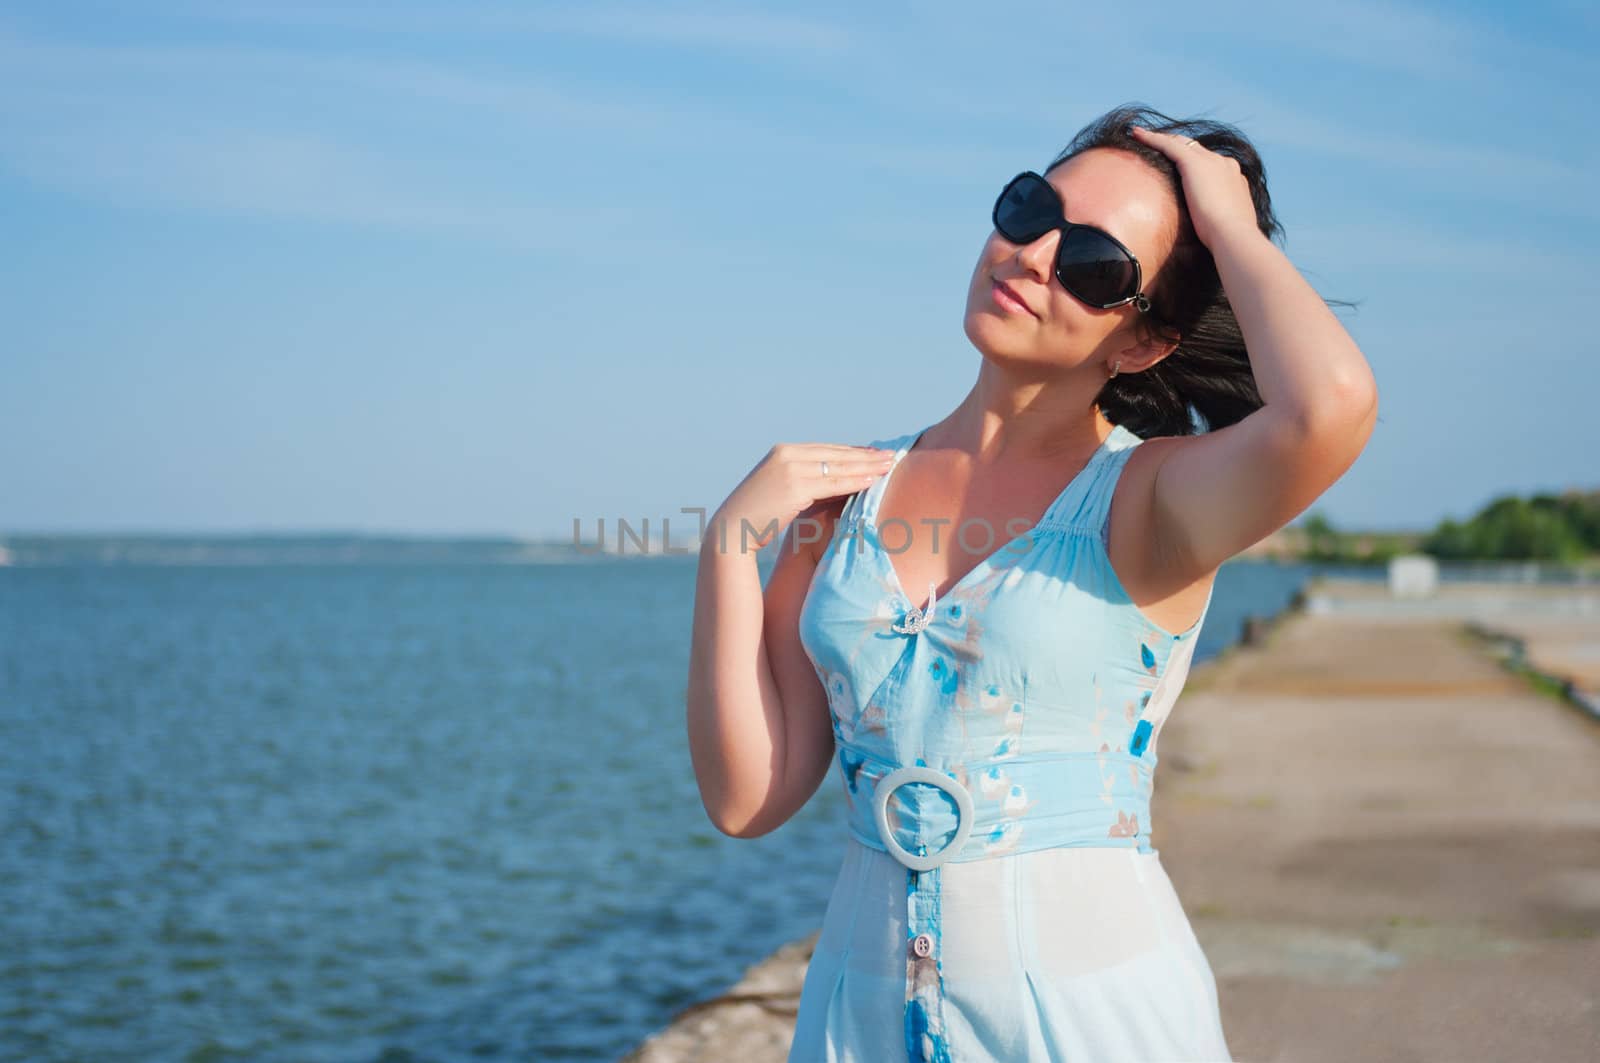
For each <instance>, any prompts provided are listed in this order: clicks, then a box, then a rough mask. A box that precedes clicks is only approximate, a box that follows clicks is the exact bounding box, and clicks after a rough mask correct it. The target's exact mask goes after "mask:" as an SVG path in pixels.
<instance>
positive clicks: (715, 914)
mask: <svg viewBox="0 0 1600 1063" xmlns="http://www.w3.org/2000/svg"><path fill="white" fill-rule="evenodd" d="M1310 574H1311V570H1310V569H1309V568H1307V567H1305V566H1298V565H1288V566H1285V565H1276V564H1268V563H1252V562H1242V561H1235V562H1231V563H1229V564H1228V565H1225V566H1224V567H1223V569H1222V572H1221V574H1220V575H1219V577H1218V578H1219V583H1218V587H1217V593H1216V598H1215V601H1214V603H1213V606H1212V613H1211V616H1210V619H1209V620H1208V622H1207V626H1206V628H1205V629H1204V631H1203V632H1202V634H1201V638H1200V642H1199V645H1198V647H1197V660H1202V659H1204V658H1206V657H1209V656H1212V655H1214V654H1215V653H1216V652H1217V651H1218V650H1219V649H1221V648H1222V647H1223V646H1224V645H1226V644H1227V643H1228V642H1230V641H1232V640H1233V639H1234V638H1235V637H1236V635H1237V633H1238V631H1239V627H1240V620H1241V619H1242V617H1243V616H1244V615H1245V614H1247V613H1252V614H1255V615H1258V616H1260V615H1267V614H1271V613H1275V612H1277V611H1278V610H1279V609H1281V608H1282V607H1283V605H1284V604H1285V603H1286V602H1287V601H1288V599H1289V597H1290V596H1291V595H1292V594H1293V592H1294V590H1295V589H1296V588H1298V587H1299V586H1301V585H1302V584H1303V583H1304V582H1305V580H1306V579H1307V578H1308V577H1309V575H1310ZM694 576H695V561H694V558H693V557H692V556H691V557H686V558H653V559H649V560H641V559H638V558H634V559H600V560H593V561H587V562H584V563H574V564H556V563H551V564H517V565H512V564H493V563H452V564H425V563H406V564H310V565H308V564H260V565H256V564H252V565H226V566H216V565H204V566H202V565H194V566H188V565H95V564H63V565H52V566H44V567H24V566H19V567H13V568H0V1059H7V1060H11V1059H15V1060H28V1061H53V1060H95V1061H97V1063H114V1061H122V1060H140V1061H144V1060H178V1061H185V1063H214V1061H225V1060H252V1061H258V1060H265V1061H278V1060H283V1061H290V1060H293V1061H324V1060H326V1061H342V1063H343V1061H348V1063H412V1061H441V1063H442V1061H457V1060H462V1061H464V1060H473V1061H485V1060H506V1061H510V1060H519V1061H521V1060H530V1059H531V1060H551V1061H567V1060H572V1061H578V1060H585V1061H587V1060H615V1059H616V1058H618V1057H619V1056H621V1055H622V1054H624V1053H625V1052H626V1051H627V1050H628V1049H629V1048H630V1047H632V1046H633V1045H635V1044H637V1043H638V1042H639V1041H640V1040H642V1039H643V1038H644V1037H646V1036H647V1035H648V1034H649V1033H651V1032H652V1031H654V1030H656V1029H658V1028H659V1027H661V1026H662V1025H664V1024H665V1023H667V1022H668V1021H669V1020H670V1019H671V1017H672V1015H673V1014H674V1013H675V1012H676V1011H677V1010H679V1009H681V1008H682V1007H685V1006H687V1005H688V1004H690V1003H692V1002H693V1001H695V1000H698V999H703V998H705V997H707V996H710V995H713V994H715V993H717V992H719V991H721V990H722V989H724V988H726V987H727V986H728V985H729V984H730V983H731V982H733V981H735V980H736V979H737V978H738V977H739V975H740V974H741V972H742V971H743V970H744V969H745V968H746V967H747V966H748V965H749V964H751V963H753V962H755V961H757V960H759V959H760V958H762V957H763V956H765V955H767V954H768V953H770V952H771V951H772V950H773V949H775V948H776V947H777V946H779V945H781V944H783V943H784V942H786V941H790V940H793V939H795V938H799V937H803V936H805V935H807V934H809V933H811V932H812V931H813V930H815V929H816V927H817V925H818V924H819V922H820V920H821V917H822V912H823V908H824V905H825V903H826V898H827V894H828V891H829V888H830V887H831V885H832V881H833V877H834V875H835V874H836V872H837V870H838V862H839V859H840V857H841V855H842V852H843V845H844V833H843V831H844V827H843V819H842V817H843V802H842V800H841V797H840V794H839V793H838V788H837V781H836V778H835V776H834V775H832V774H830V775H829V776H828V778H827V779H826V780H825V781H824V783H823V785H822V788H821V790H820V791H819V792H818V794H817V796H816V797H815V798H813V800H812V801H811V803H810V804H809V805H807V806H806V808H805V809H804V810H803V811H802V812H801V813H800V814H798V815H797V816H796V817H795V818H794V819H793V820H792V821H791V822H789V823H788V824H786V825H785V826H784V827H783V828H781V829H780V830H778V831H776V832H774V833H772V834H770V835H768V836H766V837H764V838H758V839H751V840H738V839H731V838H727V837H725V836H723V835H721V834H719V833H718V832H717V831H716V830H715V829H714V828H713V827H712V826H711V824H710V823H709V822H708V821H707V820H706V817H705V814H704V811H703V809H702V807H701V805H700V801H699V796H698V793H697V789H696V785H695V780H694V774H693V769H692V766H691V763H690V759H689V754H688V744H687V735H686V730H685V723H684V705H683V695H684V687H685V682H686V678H687V665H688V650H689V634H690V619H691V616H692V610H693V595H694ZM1179 711H1181V702H1180V708H1179ZM1157 829H1158V830H1159V826H1158V828H1157Z"/></svg>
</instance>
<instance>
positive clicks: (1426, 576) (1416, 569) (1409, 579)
mask: <svg viewBox="0 0 1600 1063" xmlns="http://www.w3.org/2000/svg"><path fill="white" fill-rule="evenodd" d="M1438 589H1439V562H1437V561H1435V560H1434V559H1433V558H1431V557H1429V556H1428V555H1427V554H1402V555H1400V556H1399V557H1392V558H1390V559H1389V594H1390V596H1391V597H1395V598H1428V597H1431V596H1432V595H1433V594H1434V592H1435V591H1437V590H1438Z"/></svg>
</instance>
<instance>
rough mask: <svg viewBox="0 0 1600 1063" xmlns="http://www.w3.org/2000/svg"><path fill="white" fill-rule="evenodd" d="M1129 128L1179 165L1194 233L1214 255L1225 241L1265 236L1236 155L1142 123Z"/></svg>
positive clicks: (1136, 135) (1135, 135)
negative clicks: (1160, 131)
mask: <svg viewBox="0 0 1600 1063" xmlns="http://www.w3.org/2000/svg"><path fill="white" fill-rule="evenodd" d="M1128 129H1129V131H1130V132H1131V133H1132V135H1133V136H1134V137H1135V138H1136V139H1138V140H1140V141H1142V142H1143V143H1145V144H1148V145H1150V146H1151V147H1153V148H1155V149H1157V150H1158V151H1160V152H1161V153H1162V154H1164V155H1165V156H1166V157H1167V158H1169V159H1171V160H1172V162H1173V164H1174V165H1176V166H1177V167H1178V175H1179V177H1181V178H1182V179H1183V196H1184V199H1185V200H1187V201H1188V207H1189V219H1190V221H1191V222H1192V223H1193V224H1194V232H1195V235H1196V236H1198V237H1199V238H1200V242H1201V243H1203V244H1205V245H1206V247H1207V248H1209V249H1210V250H1211V252H1212V253H1213V254H1215V253H1216V252H1217V250H1218V248H1219V246H1220V244H1221V243H1223V242H1225V241H1228V240H1232V239H1237V238H1239V237H1244V238H1246V239H1248V238H1250V237H1251V236H1256V237H1260V236H1262V235H1263V234H1262V232H1261V228H1260V226H1258V225H1257V224H1256V207H1255V202H1254V201H1253V200H1252V199H1251V198H1250V182H1249V181H1248V180H1247V179H1246V178H1245V176H1244V173H1243V171H1242V170H1240V169H1239V160H1238V159H1235V158H1234V157H1233V156H1231V155H1223V154H1221V153H1219V152H1215V151H1212V150H1211V149H1210V148H1207V147H1206V146H1205V145H1204V144H1202V143H1200V142H1199V141H1198V140H1191V139H1189V138H1188V137H1180V136H1174V135H1173V134H1171V133H1157V132H1156V131H1155V130H1153V129H1146V128H1144V127H1143V126H1140V125H1130V126H1128Z"/></svg>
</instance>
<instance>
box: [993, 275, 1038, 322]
mask: <svg viewBox="0 0 1600 1063" xmlns="http://www.w3.org/2000/svg"><path fill="white" fill-rule="evenodd" d="M994 301H995V302H996V303H999V304H1000V306H1002V307H1003V308H1005V309H1006V310H1009V311H1011V312H1012V313H1014V314H1029V315H1031V316H1033V317H1038V316H1039V315H1037V314H1034V312H1033V308H1032V307H1030V306H1028V304H1027V303H1025V302H1023V301H1022V297H1021V296H1020V295H1018V294H1017V293H1016V292H1014V291H1012V290H1011V289H1010V288H1009V287H1007V286H1006V284H1005V282H1004V281H995V282H994Z"/></svg>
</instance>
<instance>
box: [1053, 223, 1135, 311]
mask: <svg viewBox="0 0 1600 1063" xmlns="http://www.w3.org/2000/svg"><path fill="white" fill-rule="evenodd" d="M1056 275H1057V276H1058V277H1060V278H1061V283H1062V285H1063V286H1064V287H1065V288H1066V289H1067V290H1068V291H1069V292H1072V293H1073V294H1074V295H1076V296H1077V297H1078V298H1080V299H1082V300H1084V301H1085V302H1090V303H1115V302H1117V301H1118V300H1121V299H1126V298H1128V297H1129V296H1130V295H1133V294H1135V287H1136V285H1137V281H1138V278H1137V277H1135V276H1134V265H1133V260H1132V259H1130V258H1129V257H1128V256H1127V254H1126V253H1125V252H1124V251H1123V250H1122V249H1121V248H1120V247H1118V246H1117V245H1116V244H1114V243H1112V242H1111V241H1110V240H1107V239H1106V238H1105V237H1104V236H1102V235H1101V234H1100V233H1097V232H1095V231H1094V230H1092V229H1073V230H1072V231H1071V232H1070V233H1068V234H1067V236H1066V239H1064V240H1062V241H1061V250H1060V253H1059V254H1058V255H1057V256H1056Z"/></svg>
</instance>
